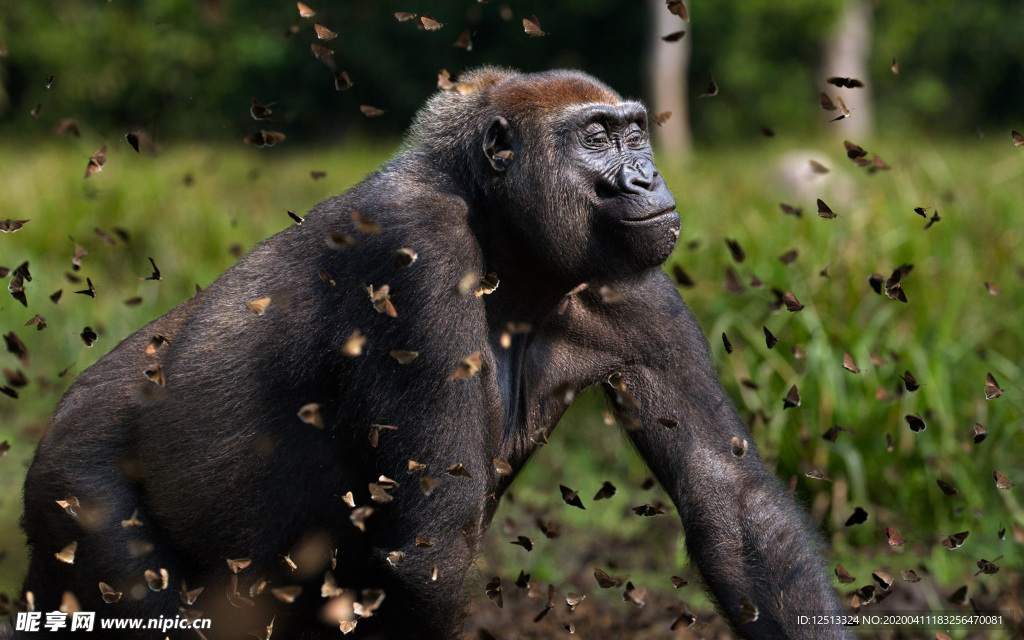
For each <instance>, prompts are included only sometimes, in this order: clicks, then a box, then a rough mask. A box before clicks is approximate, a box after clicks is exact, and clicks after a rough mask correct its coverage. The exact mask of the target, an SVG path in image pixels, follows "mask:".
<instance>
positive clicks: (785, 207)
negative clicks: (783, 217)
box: [779, 202, 804, 218]
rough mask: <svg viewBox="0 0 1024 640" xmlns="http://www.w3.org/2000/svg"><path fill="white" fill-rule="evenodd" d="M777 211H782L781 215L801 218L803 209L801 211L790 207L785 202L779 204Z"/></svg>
mask: <svg viewBox="0 0 1024 640" xmlns="http://www.w3.org/2000/svg"><path fill="white" fill-rule="evenodd" d="M779 209H782V213H785V214H787V215H791V216H796V217H797V218H801V217H803V215H804V210H803V209H801V208H800V207H794V206H792V205H789V204H786V203H785V202H780V203H779Z"/></svg>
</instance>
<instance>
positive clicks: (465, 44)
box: [452, 29, 473, 51]
mask: <svg viewBox="0 0 1024 640" xmlns="http://www.w3.org/2000/svg"><path fill="white" fill-rule="evenodd" d="M452 46H453V47H455V48H456V49H462V50H463V51H472V50H473V40H472V39H471V38H470V33H469V29H463V30H462V31H461V32H460V33H459V37H458V38H457V39H456V40H455V44H453V45H452Z"/></svg>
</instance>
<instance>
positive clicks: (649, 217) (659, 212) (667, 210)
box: [622, 204, 676, 223]
mask: <svg viewBox="0 0 1024 640" xmlns="http://www.w3.org/2000/svg"><path fill="white" fill-rule="evenodd" d="M673 213H676V205H674V204H673V205H671V206H668V207H665V208H664V209H659V210H657V211H655V212H654V213H651V214H648V215H646V216H643V217H642V218H622V222H631V223H638V222H651V221H652V220H657V219H659V218H662V217H664V216H667V215H671V214H673Z"/></svg>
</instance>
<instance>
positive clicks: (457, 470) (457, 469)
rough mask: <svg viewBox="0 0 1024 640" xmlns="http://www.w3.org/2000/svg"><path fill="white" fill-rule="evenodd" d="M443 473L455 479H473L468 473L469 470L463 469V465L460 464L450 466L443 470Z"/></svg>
mask: <svg viewBox="0 0 1024 640" xmlns="http://www.w3.org/2000/svg"><path fill="white" fill-rule="evenodd" d="M444 472H445V473H447V474H448V475H450V476H454V477H456V478H458V477H460V476H461V477H463V478H472V477H473V474H471V473H470V472H469V469H467V468H466V467H465V465H463V464H462V463H461V462H456V463H455V464H453V465H452V466H450V467H448V468H447V469H445V470H444Z"/></svg>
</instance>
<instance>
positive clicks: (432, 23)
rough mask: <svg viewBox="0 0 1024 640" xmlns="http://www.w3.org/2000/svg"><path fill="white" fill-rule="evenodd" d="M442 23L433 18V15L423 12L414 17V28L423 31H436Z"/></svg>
mask: <svg viewBox="0 0 1024 640" xmlns="http://www.w3.org/2000/svg"><path fill="white" fill-rule="evenodd" d="M443 26H444V25H443V24H441V23H440V22H438V21H437V20H434V16H432V15H430V14H429V13H424V14H423V15H422V16H420V17H419V18H417V19H416V28H417V29H421V30H423V31H437V30H438V29H440V28H441V27H443Z"/></svg>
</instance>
